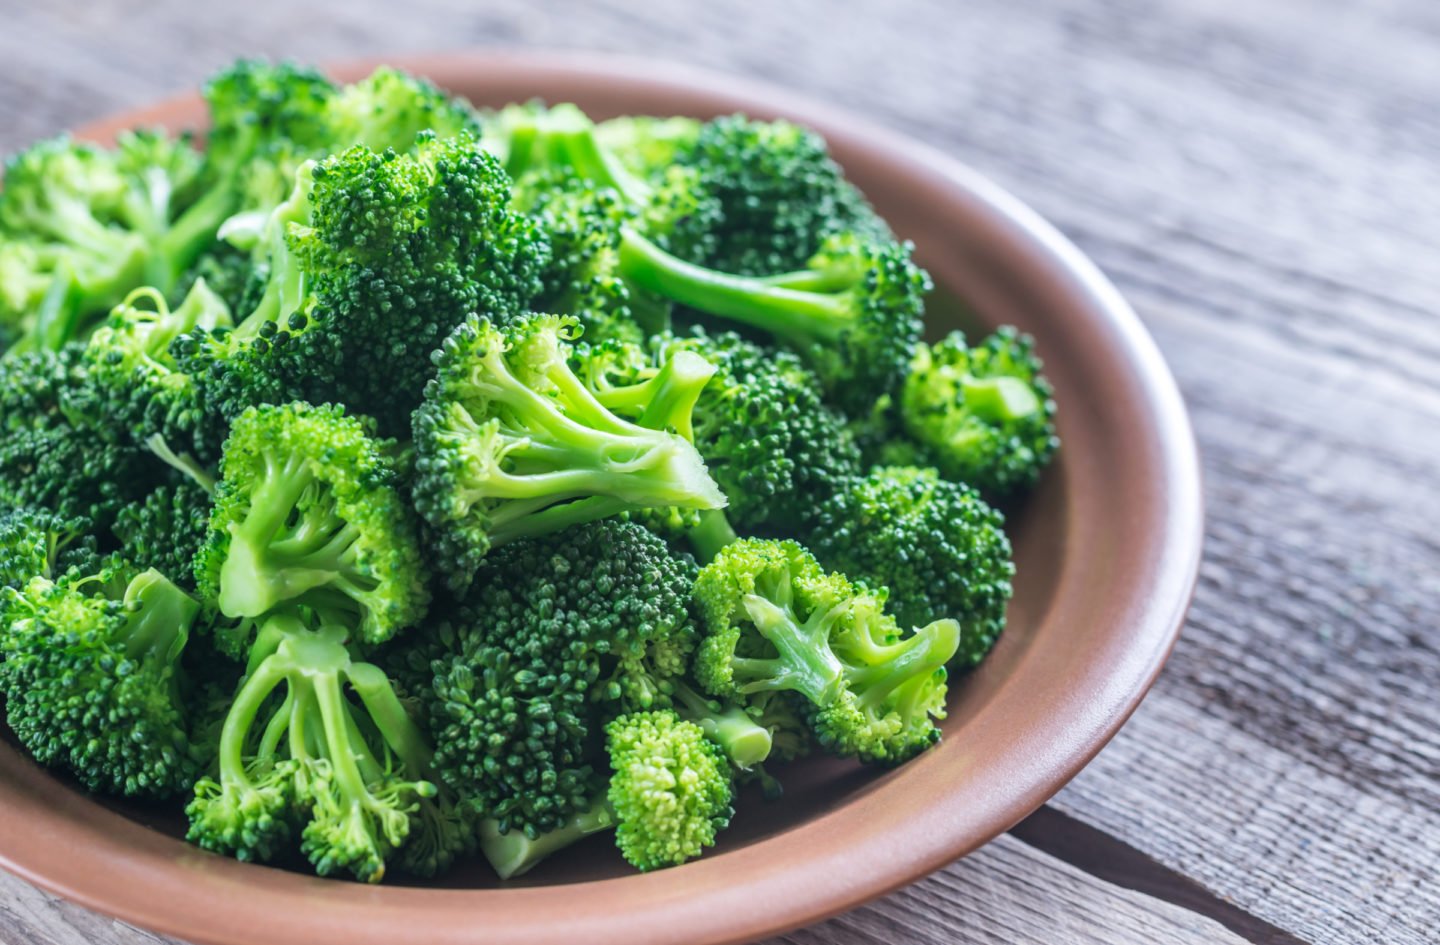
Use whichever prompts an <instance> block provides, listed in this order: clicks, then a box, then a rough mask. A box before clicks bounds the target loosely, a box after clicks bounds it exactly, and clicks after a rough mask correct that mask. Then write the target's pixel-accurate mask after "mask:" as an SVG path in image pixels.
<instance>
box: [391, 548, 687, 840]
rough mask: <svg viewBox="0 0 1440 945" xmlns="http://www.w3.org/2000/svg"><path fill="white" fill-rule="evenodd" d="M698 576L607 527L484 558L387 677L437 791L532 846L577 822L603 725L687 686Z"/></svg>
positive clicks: (399, 653)
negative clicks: (420, 732)
mask: <svg viewBox="0 0 1440 945" xmlns="http://www.w3.org/2000/svg"><path fill="white" fill-rule="evenodd" d="M694 575H695V569H694V564H693V562H691V561H689V560H688V559H687V558H684V557H677V556H675V555H673V554H671V553H670V551H669V549H668V548H667V547H666V545H665V543H664V541H662V540H661V539H660V538H658V537H657V536H655V535H653V534H651V533H650V532H648V531H646V530H645V529H643V528H641V527H639V526H638V525H634V524H630V523H625V522H620V521H616V520H613V519H612V520H606V521H601V522H595V523H593V524H588V525H582V526H578V527H575V528H571V529H568V530H566V531H565V532H563V533H560V534H556V535H552V536H548V537H546V538H540V539H530V540H526V541H519V542H515V543H512V544H509V545H506V546H505V547H504V548H500V549H498V550H497V551H496V552H495V553H494V554H493V555H491V556H490V557H489V558H487V559H486V561H485V563H484V565H483V567H482V569H481V572H480V573H479V574H478V575H477V576H476V580H475V582H474V584H473V585H472V586H471V590H470V592H469V594H467V595H466V597H465V598H464V599H462V600H461V601H460V602H459V603H458V604H457V605H456V607H455V609H454V610H453V612H452V613H450V614H449V615H448V616H447V618H446V619H445V620H443V621H440V622H438V623H437V624H436V625H435V626H433V627H428V628H422V630H421V631H420V632H419V633H418V635H416V636H412V637H411V638H410V639H407V641H406V645H405V646H404V647H396V648H394V651H393V655H392V658H391V660H390V661H389V662H387V664H386V665H387V667H388V668H389V669H390V671H391V673H392V674H393V675H394V676H395V677H396V678H397V679H398V680H399V681H400V684H401V685H402V686H403V688H404V689H405V691H406V692H408V693H410V694H411V695H412V696H414V697H415V698H416V699H417V700H418V702H419V704H420V715H421V717H422V718H423V719H425V720H426V722H427V724H428V726H429V728H430V731H431V733H432V736H433V738H434V740H435V744H436V753H435V767H436V769H437V770H438V771H439V773H440V775H441V777H442V778H443V779H444V781H445V783H446V784H448V785H449V786H450V787H451V788H452V789H454V790H455V792H456V793H457V794H458V795H460V796H461V797H462V798H467V799H469V801H470V803H472V805H473V806H474V807H475V808H476V810H477V811H478V812H479V813H480V814H481V815H482V816H484V817H487V818H490V819H491V820H494V821H495V822H496V824H497V829H498V830H499V832H501V833H508V832H510V831H512V830H518V831H521V832H523V833H525V834H526V835H527V836H529V837H531V838H532V839H533V838H535V837H538V836H540V835H541V834H543V833H546V832H547V831H550V830H553V829H556V828H558V827H560V826H562V825H563V824H564V823H565V822H566V821H567V819H568V818H569V817H571V816H572V815H574V814H576V813H578V812H580V811H582V810H584V809H586V808H587V806H588V805H589V803H590V799H591V795H592V793H593V790H592V788H593V775H594V768H593V764H592V758H591V756H590V749H591V744H592V741H593V740H594V739H595V738H597V737H598V733H599V732H600V728H601V726H602V725H603V723H604V721H605V720H606V719H607V718H609V717H610V716H613V715H614V714H616V713H618V712H621V711H629V710H636V709H644V708H649V707H663V706H664V705H666V704H667V703H668V699H669V697H670V694H671V693H672V692H673V683H674V681H675V680H677V679H679V678H680V677H681V676H682V675H683V674H684V672H685V669H686V665H687V663H688V661H689V656H690V652H691V650H692V649H693V647H694V638H695V626H694V623H693V620H692V616H691V610H690V587H691V584H692V582H693V580H694Z"/></svg>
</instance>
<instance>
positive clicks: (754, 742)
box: [675, 682, 773, 771]
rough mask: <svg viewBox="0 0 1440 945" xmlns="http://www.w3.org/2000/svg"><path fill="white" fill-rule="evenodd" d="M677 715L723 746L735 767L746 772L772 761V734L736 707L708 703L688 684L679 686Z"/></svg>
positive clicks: (711, 701)
mask: <svg viewBox="0 0 1440 945" xmlns="http://www.w3.org/2000/svg"><path fill="white" fill-rule="evenodd" d="M675 697H676V698H677V699H678V700H679V703H680V704H679V705H678V706H677V714H678V715H679V716H680V717H681V718H682V719H686V720H687V721H690V722H694V723H695V724H696V725H698V726H700V730H701V731H703V732H704V733H705V735H706V737H707V738H709V739H710V740H711V741H713V742H714V743H715V744H717V745H719V746H720V747H721V748H722V749H723V750H724V751H725V754H726V755H728V756H729V758H730V761H731V762H732V763H733V764H734V765H735V767H737V768H739V769H741V770H742V771H749V770H750V769H751V768H753V767H755V766H756V765H758V764H760V763H761V762H763V761H764V760H765V759H766V758H769V757H770V749H771V747H772V745H773V741H772V739H771V736H770V730H769V729H767V728H765V727H764V726H763V725H760V724H759V723H757V722H756V721H755V720H754V719H752V718H751V717H750V716H749V714H748V713H746V711H745V710H744V709H742V708H740V707H739V706H736V705H721V704H720V703H718V702H715V701H713V700H710V699H706V698H705V697H704V696H702V695H700V693H698V692H696V691H695V690H694V689H692V688H690V687H689V686H688V685H686V684H685V683H683V682H681V683H677V684H676V686H675Z"/></svg>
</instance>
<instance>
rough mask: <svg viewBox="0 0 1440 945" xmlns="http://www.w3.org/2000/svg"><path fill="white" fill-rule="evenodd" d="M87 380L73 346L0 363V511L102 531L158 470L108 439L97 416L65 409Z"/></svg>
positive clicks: (80, 352) (130, 447)
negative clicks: (22, 510)
mask: <svg viewBox="0 0 1440 945" xmlns="http://www.w3.org/2000/svg"><path fill="white" fill-rule="evenodd" d="M86 373H87V364H86V359H85V348H84V346H83V345H81V344H79V343H72V344H70V345H67V346H65V347H64V348H62V349H61V350H60V351H58V352H55V351H48V350H38V351H31V352H27V353H24V354H17V355H11V356H7V357H6V358H4V359H0V503H3V504H4V505H7V506H12V507H13V506H33V507H35V508H39V509H48V510H50V511H52V512H54V513H56V514H58V515H60V516H61V517H63V518H66V519H74V518H80V519H84V520H85V521H87V522H90V523H91V524H92V525H93V526H94V527H97V528H101V529H103V528H105V527H107V526H108V525H109V523H110V522H111V521H113V519H114V517H115V514H116V513H117V512H118V511H119V510H120V509H121V508H122V507H124V506H125V505H126V504H127V503H129V502H132V501H134V500H135V499H137V498H139V497H140V496H142V495H145V494H146V493H148V492H149V491H150V490H151V489H152V488H153V487H154V485H155V483H156V482H157V481H158V478H159V476H160V473H161V471H162V468H161V467H159V465H158V464H157V463H156V462H155V461H154V458H153V457H152V456H150V455H149V454H148V453H146V452H145V451H143V450H142V449H141V448H140V447H138V446H136V445H135V444H132V443H121V442H114V441H112V440H111V439H109V438H108V437H107V433H106V431H104V429H103V427H102V418H101V417H100V416H98V415H95V414H89V413H86V412H85V410H84V409H83V408H82V409H81V410H79V411H78V412H76V411H72V410H70V409H69V407H70V406H71V403H72V401H73V400H75V399H77V398H80V399H81V400H82V403H83V397H82V395H84V394H85V392H86V391H87V390H88V387H89V385H88V382H87V380H86Z"/></svg>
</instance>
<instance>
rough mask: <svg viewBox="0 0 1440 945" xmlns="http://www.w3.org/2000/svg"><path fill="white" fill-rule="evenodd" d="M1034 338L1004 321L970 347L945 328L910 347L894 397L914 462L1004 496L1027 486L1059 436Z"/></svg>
mask: <svg viewBox="0 0 1440 945" xmlns="http://www.w3.org/2000/svg"><path fill="white" fill-rule="evenodd" d="M1034 345H1035V343H1034V340H1033V339H1032V338H1030V336H1029V335H1022V334H1020V333H1019V332H1017V331H1016V330H1015V329H1014V328H1010V327H1005V328H1001V329H1000V330H998V331H996V332H995V333H994V334H992V335H990V336H989V337H987V338H985V339H984V340H983V341H981V342H980V343H979V344H977V345H973V346H972V345H968V344H966V342H965V336H964V335H962V334H960V333H959V332H952V333H951V334H950V335H948V336H947V337H946V338H945V339H944V340H943V341H940V342H938V343H937V344H934V345H925V344H920V345H917V346H916V348H915V354H914V359H913V361H912V362H911V365H910V372H909V375H908V376H907V377H906V379H905V384H904V387H903V389H902V390H901V392H900V396H899V401H898V404H899V414H900V421H901V426H902V427H903V429H904V432H905V433H906V434H907V436H908V437H909V441H910V442H909V443H908V444H906V443H903V442H902V443H901V444H900V448H901V449H906V448H907V447H908V448H909V449H910V450H911V451H912V455H913V457H914V461H915V464H916V465H927V466H929V465H933V466H936V467H938V468H939V470H940V472H941V474H942V475H944V476H946V477H948V478H951V479H958V480H960V481H961V482H966V483H969V484H970V485H972V486H975V487H976V488H977V489H979V490H980V491H981V492H984V493H985V494H987V495H991V496H1006V495H1010V494H1013V493H1014V492H1016V491H1017V490H1019V489H1023V488H1026V487H1028V486H1030V485H1033V484H1034V482H1035V480H1036V479H1037V478H1038V477H1039V475H1040V471H1041V470H1042V469H1044V468H1045V465H1046V464H1047V463H1048V462H1049V461H1050V457H1051V456H1053V455H1054V453H1055V450H1056V448H1057V447H1058V446H1059V444H1060V440H1059V438H1058V437H1056V435H1055V401H1054V400H1053V399H1052V391H1051V388H1050V383H1049V382H1048V381H1047V380H1046V379H1045V378H1044V377H1043V376H1042V375H1041V373H1040V370H1041V363H1040V359H1039V358H1038V357H1036V355H1035V350H1034Z"/></svg>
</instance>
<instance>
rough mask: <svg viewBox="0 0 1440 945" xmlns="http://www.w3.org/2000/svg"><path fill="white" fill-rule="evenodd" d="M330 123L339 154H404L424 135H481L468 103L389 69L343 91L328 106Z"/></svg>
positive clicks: (398, 71) (327, 120)
mask: <svg viewBox="0 0 1440 945" xmlns="http://www.w3.org/2000/svg"><path fill="white" fill-rule="evenodd" d="M325 120H326V124H327V126H328V128H327V133H328V138H329V143H330V144H331V145H332V146H334V149H335V150H344V149H345V148H347V147H349V146H351V145H356V144H362V145H364V146H365V147H367V148H369V149H370V150H372V151H384V150H385V149H386V148H394V149H395V150H397V151H403V150H405V149H406V148H409V147H410V145H411V143H412V142H413V141H414V140H415V137H416V135H418V134H420V132H422V131H429V132H433V133H434V134H435V135H436V136H437V137H440V138H454V137H458V136H460V135H469V136H472V137H473V136H475V135H478V134H479V133H480V126H479V124H478V123H477V122H476V120H475V113H474V111H473V110H472V109H471V108H470V106H469V105H468V104H467V103H466V102H464V101H463V100H462V99H458V98H451V97H450V96H448V95H446V94H445V93H444V92H442V91H440V90H439V89H438V88H436V87H435V86H434V85H433V84H432V83H430V82H427V81H426V80H424V79H421V78H418V77H417V76H413V75H409V74H408V73H404V72H401V71H400V70H398V69H393V68H391V67H389V66H381V67H380V68H378V69H376V70H375V71H374V72H372V73H370V75H369V76H367V77H365V78H364V79H361V80H360V81H359V82H355V83H353V84H351V85H347V86H345V87H343V88H341V89H340V90H339V92H338V93H337V94H335V95H334V96H333V97H332V98H330V99H329V101H327V102H326V103H325Z"/></svg>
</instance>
